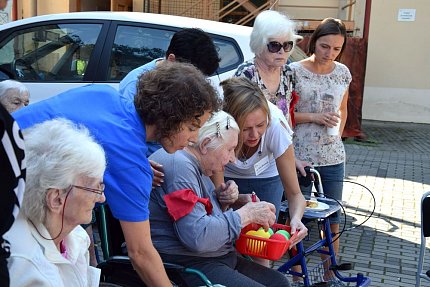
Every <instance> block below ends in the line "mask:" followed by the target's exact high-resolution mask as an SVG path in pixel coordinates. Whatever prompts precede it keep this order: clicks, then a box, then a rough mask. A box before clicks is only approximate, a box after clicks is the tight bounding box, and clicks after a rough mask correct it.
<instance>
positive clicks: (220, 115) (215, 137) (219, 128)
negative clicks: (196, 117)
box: [194, 110, 240, 149]
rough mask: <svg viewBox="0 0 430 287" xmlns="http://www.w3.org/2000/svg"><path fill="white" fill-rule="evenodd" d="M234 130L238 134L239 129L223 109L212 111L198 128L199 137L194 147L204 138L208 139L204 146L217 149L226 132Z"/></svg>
mask: <svg viewBox="0 0 430 287" xmlns="http://www.w3.org/2000/svg"><path fill="white" fill-rule="evenodd" d="M232 131H235V132H237V134H239V132H240V129H239V126H238V124H237V123H236V121H235V120H234V118H233V117H232V116H231V115H230V114H229V113H226V112H224V111H222V110H221V111H218V112H216V113H214V114H213V115H212V116H211V117H210V118H209V119H208V120H207V121H206V123H205V124H204V125H203V126H202V127H201V128H200V130H199V137H198V139H197V143H196V144H194V147H197V146H200V144H201V143H202V142H203V141H204V140H205V139H210V142H209V143H208V144H207V146H206V147H208V148H210V149H218V148H220V147H221V146H222V145H223V144H224V143H225V139H226V138H227V137H228V135H227V133H229V132H232Z"/></svg>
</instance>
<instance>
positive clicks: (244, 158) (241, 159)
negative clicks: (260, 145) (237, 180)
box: [239, 146, 250, 164]
mask: <svg viewBox="0 0 430 287" xmlns="http://www.w3.org/2000/svg"><path fill="white" fill-rule="evenodd" d="M249 149H250V147H249V146H247V149H246V152H243V148H242V149H240V153H241V156H240V158H239V160H240V161H241V162H243V164H248V163H247V162H246V160H247V159H248V158H247V155H248V153H249Z"/></svg>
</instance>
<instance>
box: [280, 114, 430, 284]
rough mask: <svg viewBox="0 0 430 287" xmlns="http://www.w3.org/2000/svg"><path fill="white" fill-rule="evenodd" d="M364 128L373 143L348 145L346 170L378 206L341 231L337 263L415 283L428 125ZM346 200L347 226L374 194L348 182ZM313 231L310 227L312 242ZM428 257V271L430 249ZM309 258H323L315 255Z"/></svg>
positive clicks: (429, 186) (428, 160)
mask: <svg viewBox="0 0 430 287" xmlns="http://www.w3.org/2000/svg"><path fill="white" fill-rule="evenodd" d="M363 131H365V133H366V134H367V135H368V136H369V140H370V141H371V142H370V143H357V142H350V143H348V142H349V141H347V142H346V144H345V147H346V152H347V164H346V175H347V180H350V181H353V182H357V183H359V184H362V185H364V186H366V187H367V188H368V189H370V190H371V191H372V193H373V195H374V196H375V200H376V207H375V211H374V214H373V216H372V217H371V218H370V219H369V220H368V221H367V222H365V223H364V224H363V225H362V226H360V227H358V228H356V229H353V230H351V231H347V232H345V233H344V234H343V235H342V237H341V239H340V242H341V243H340V244H341V249H340V252H339V263H343V262H350V263H353V266H354V268H353V270H352V271H351V273H352V274H356V273H357V272H361V273H363V274H365V275H366V276H369V277H371V279H372V284H371V286H381V287H382V286H384V287H385V286H390V287H397V286H399V287H400V286H405V287H406V286H415V272H416V266H417V265H416V264H417V263H416V262H417V258H418V252H419V242H420V209H419V206H420V200H421V195H422V194H423V193H424V192H425V191H430V136H429V134H430V125H425V124H410V123H392V122H378V121H363ZM343 200H344V202H345V206H346V213H347V224H346V227H347V228H348V227H352V226H356V225H357V224H360V223H361V222H363V220H365V219H366V217H367V216H369V214H370V211H371V210H372V209H373V200H372V196H371V195H370V193H369V192H368V191H367V190H366V189H365V188H362V187H360V186H358V185H355V184H351V183H346V184H345V189H344V198H343ZM312 231H315V228H313V229H312ZM315 236H316V235H315V234H313V232H311V240H310V242H312V240H313V238H314V237H315ZM305 245H306V244H305ZM427 258H429V260H427V262H426V264H425V269H426V270H427V269H430V254H429V255H428V256H427ZM284 260H286V259H284ZM309 261H311V262H312V261H314V262H318V261H319V258H318V256H317V255H311V256H310V257H309ZM278 265H279V262H278V263H277V264H276V265H275V267H276V266H278ZM346 274H348V273H346ZM427 283H428V282H427ZM422 286H428V285H424V283H422Z"/></svg>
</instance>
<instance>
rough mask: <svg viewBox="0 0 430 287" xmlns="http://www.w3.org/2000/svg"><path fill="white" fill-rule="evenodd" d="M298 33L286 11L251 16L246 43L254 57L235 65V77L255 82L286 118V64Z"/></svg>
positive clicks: (288, 76) (289, 75)
mask: <svg viewBox="0 0 430 287" xmlns="http://www.w3.org/2000/svg"><path fill="white" fill-rule="evenodd" d="M301 38H302V37H301V36H299V35H297V34H296V33H295V24H294V22H293V21H291V20H290V19H289V18H288V17H287V16H286V15H284V14H281V13H280V12H277V11H272V10H267V11H263V12H261V13H260V14H258V16H257V18H255V22H254V26H253V29H252V32H251V39H250V43H249V46H250V48H251V51H252V52H253V53H254V54H255V58H254V59H251V60H249V61H246V62H245V63H243V64H242V65H240V66H239V67H238V68H237V71H236V73H235V76H236V77H241V76H244V77H246V78H248V79H250V80H252V81H253V82H256V83H257V84H258V86H259V87H260V89H261V90H262V91H263V93H264V95H265V96H266V98H267V100H269V101H270V102H272V103H273V104H275V105H277V106H278V108H279V109H280V110H281V111H282V112H283V114H284V115H285V117H286V118H287V120H288V121H289V122H290V123H292V121H291V120H292V119H291V116H294V115H293V111H292V110H290V108H291V107H292V101H295V99H294V98H293V93H292V91H293V75H292V73H291V70H290V68H288V66H287V60H288V57H289V56H290V54H291V52H292V50H293V48H294V46H295V43H296V41H297V40H298V39H301Z"/></svg>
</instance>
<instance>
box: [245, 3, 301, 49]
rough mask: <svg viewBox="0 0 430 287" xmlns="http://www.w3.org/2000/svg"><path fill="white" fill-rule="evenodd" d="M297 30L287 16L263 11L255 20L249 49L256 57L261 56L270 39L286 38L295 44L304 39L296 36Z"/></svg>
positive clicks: (271, 11)
mask: <svg viewBox="0 0 430 287" xmlns="http://www.w3.org/2000/svg"><path fill="white" fill-rule="evenodd" d="M295 29H296V24H295V23H294V22H293V21H292V20H290V19H289V18H288V16H287V15H285V14H282V13H280V12H277V11H273V10H266V11H263V12H261V13H260V14H258V16H257V18H255V21H254V26H253V29H252V32H251V39H250V42H249V47H250V48H251V51H252V52H253V53H254V54H255V55H256V56H260V55H261V54H262V53H263V52H264V51H265V49H266V45H267V44H268V43H269V39H270V38H277V37H283V36H286V37H288V39H290V40H291V41H293V42H294V43H295V42H296V41H297V40H300V39H302V38H303V37H302V36H299V35H297V34H296V31H295ZM289 53H290V54H291V52H289Z"/></svg>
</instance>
